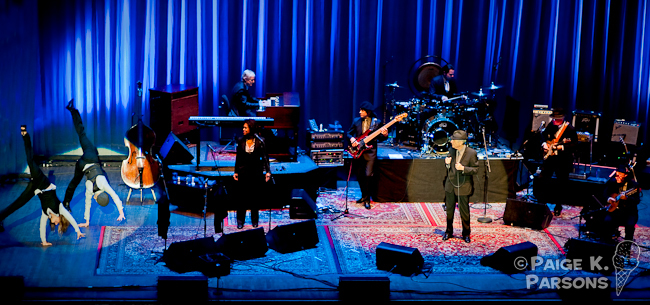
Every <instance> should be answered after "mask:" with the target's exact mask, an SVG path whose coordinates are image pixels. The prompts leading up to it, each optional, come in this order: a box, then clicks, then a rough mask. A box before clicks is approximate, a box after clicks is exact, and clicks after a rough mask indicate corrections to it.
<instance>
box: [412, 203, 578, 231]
mask: <svg viewBox="0 0 650 305" xmlns="http://www.w3.org/2000/svg"><path fill="white" fill-rule="evenodd" d="M425 205H426V207H427V210H429V211H431V215H432V216H433V219H434V221H435V222H436V224H438V225H443V226H444V225H445V224H446V223H447V212H446V211H445V210H444V208H443V205H444V204H443V203H425ZM505 210H506V204H505V203H490V204H489V206H488V208H487V209H485V208H484V205H483V203H470V209H469V215H470V223H471V224H472V225H474V224H476V225H499V226H501V225H504V223H503V212H504V211H505ZM550 210H551V212H552V211H553V206H550ZM580 211H582V207H578V206H564V208H563V210H562V214H560V216H553V220H551V226H566V225H572V224H577V223H578V218H576V216H578V215H579V214H580ZM483 215H486V216H487V217H490V218H491V219H492V220H493V221H492V222H491V223H489V224H482V223H479V222H478V220H477V219H478V218H479V217H483ZM460 222H461V221H460V213H459V212H458V208H456V211H455V212H454V227H459V226H460Z"/></svg>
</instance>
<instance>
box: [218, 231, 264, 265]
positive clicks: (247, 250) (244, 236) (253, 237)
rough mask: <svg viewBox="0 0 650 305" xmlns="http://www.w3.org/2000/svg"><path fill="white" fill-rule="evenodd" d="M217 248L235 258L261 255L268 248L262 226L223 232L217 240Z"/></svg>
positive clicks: (241, 258)
mask: <svg viewBox="0 0 650 305" xmlns="http://www.w3.org/2000/svg"><path fill="white" fill-rule="evenodd" d="M217 248H218V249H219V252H221V253H223V254H225V255H226V256H228V257H229V258H231V259H236V260H247V259H252V258H258V257H262V256H265V255H266V251H268V250H269V246H268V245H267V243H266V236H264V229H263V228H257V229H253V230H247V231H242V232H236V233H231V234H224V235H222V236H221V238H219V240H217Z"/></svg>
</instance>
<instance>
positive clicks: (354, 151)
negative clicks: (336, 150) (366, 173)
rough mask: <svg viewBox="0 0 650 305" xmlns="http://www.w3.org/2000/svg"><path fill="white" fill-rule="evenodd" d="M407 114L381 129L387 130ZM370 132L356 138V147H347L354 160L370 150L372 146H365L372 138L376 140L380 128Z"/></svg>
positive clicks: (399, 116)
mask: <svg viewBox="0 0 650 305" xmlns="http://www.w3.org/2000/svg"><path fill="white" fill-rule="evenodd" d="M407 116H408V114H407V113H402V114H400V115H398V116H396V117H395V118H394V119H393V120H392V121H390V122H388V124H386V125H384V126H382V128H388V127H390V126H392V125H393V124H395V123H396V122H399V121H401V120H403V119H404V118H405V117H407ZM369 133H370V130H367V131H366V132H364V133H363V134H362V135H361V136H360V137H359V138H357V146H356V147H353V146H350V147H348V150H347V151H348V153H349V154H350V155H351V156H352V157H353V158H355V159H357V158H359V157H360V156H361V155H362V154H363V152H364V151H366V150H368V149H371V148H372V145H367V144H366V143H369V142H370V141H372V140H373V139H374V138H376V137H377V136H378V135H379V134H381V128H380V129H377V130H375V131H374V132H373V133H370V134H369Z"/></svg>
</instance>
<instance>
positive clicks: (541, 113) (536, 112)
mask: <svg viewBox="0 0 650 305" xmlns="http://www.w3.org/2000/svg"><path fill="white" fill-rule="evenodd" d="M551 114H553V111H551V110H549V109H548V106H546V105H535V108H534V109H533V123H532V125H531V128H532V130H531V131H537V130H539V129H540V128H539V127H540V126H542V122H544V126H548V124H550V123H551Z"/></svg>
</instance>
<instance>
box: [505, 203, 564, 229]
mask: <svg viewBox="0 0 650 305" xmlns="http://www.w3.org/2000/svg"><path fill="white" fill-rule="evenodd" d="M551 220H553V214H552V213H551V210H550V209H549V208H548V206H546V205H545V204H537V203H534V202H529V201H524V200H519V199H511V198H508V199H507V200H506V210H505V212H504V213H503V222H504V223H505V224H507V225H514V226H518V227H527V228H531V229H536V230H543V229H546V228H548V226H549V225H550V224H551Z"/></svg>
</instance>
